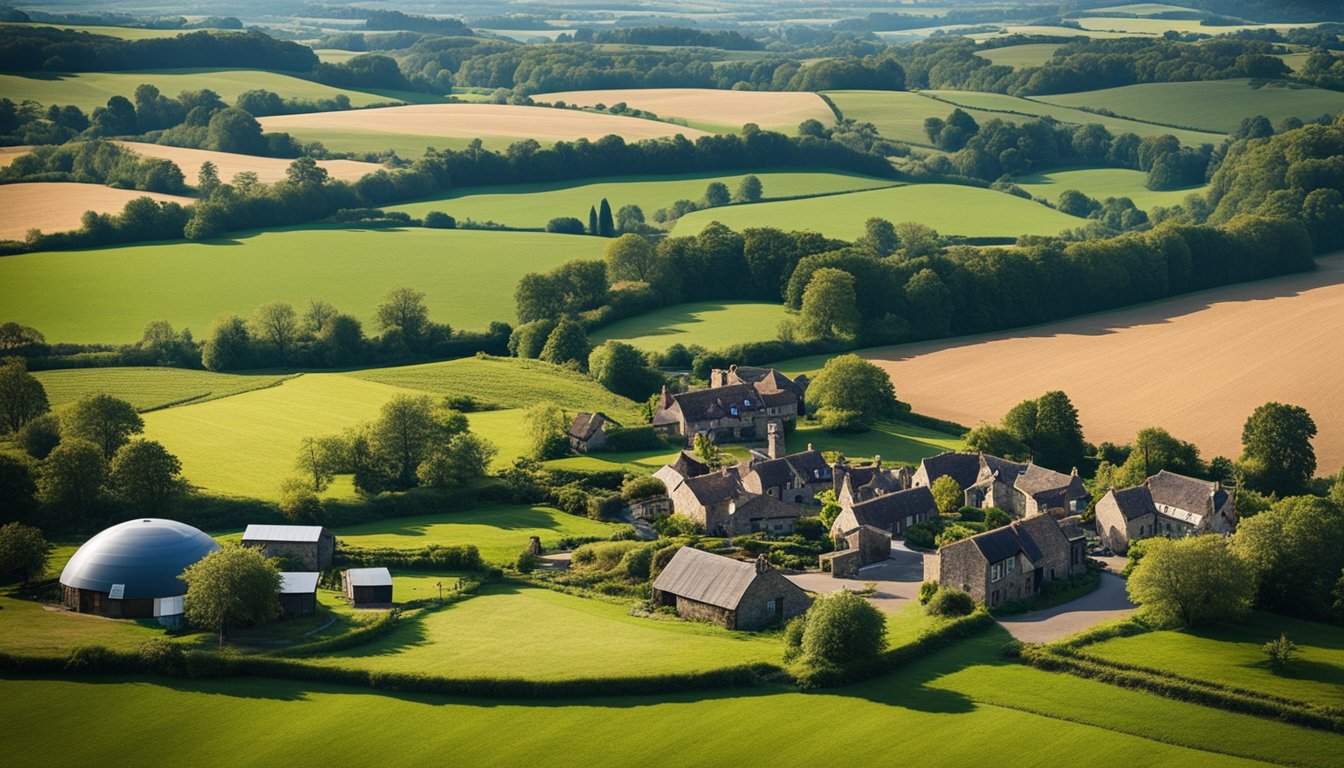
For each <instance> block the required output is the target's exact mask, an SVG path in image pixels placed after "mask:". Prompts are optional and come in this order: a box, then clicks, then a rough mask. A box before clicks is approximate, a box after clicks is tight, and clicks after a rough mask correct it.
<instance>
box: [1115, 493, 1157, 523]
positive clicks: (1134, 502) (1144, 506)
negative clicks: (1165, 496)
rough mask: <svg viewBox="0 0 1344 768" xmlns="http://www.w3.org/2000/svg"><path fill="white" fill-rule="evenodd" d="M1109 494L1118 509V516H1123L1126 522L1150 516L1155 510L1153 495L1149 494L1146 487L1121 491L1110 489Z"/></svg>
mask: <svg viewBox="0 0 1344 768" xmlns="http://www.w3.org/2000/svg"><path fill="white" fill-rule="evenodd" d="M1110 493H1111V496H1112V498H1114V499H1115V505H1116V506H1117V507H1119V508H1120V514H1122V515H1124V516H1125V519H1126V520H1136V519H1138V518H1140V517H1143V516H1144V515H1151V514H1153V512H1154V511H1156V509H1157V508H1156V507H1154V506H1153V495H1152V494H1151V493H1149V491H1148V486H1146V485H1136V486H1134V487H1133V488H1125V489H1123V490H1117V489H1112V490H1111V492H1110Z"/></svg>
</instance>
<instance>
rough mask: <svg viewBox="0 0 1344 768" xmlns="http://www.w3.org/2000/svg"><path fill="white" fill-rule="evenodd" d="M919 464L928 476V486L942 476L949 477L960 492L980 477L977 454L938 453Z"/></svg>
mask: <svg viewBox="0 0 1344 768" xmlns="http://www.w3.org/2000/svg"><path fill="white" fill-rule="evenodd" d="M920 464H921V465H922V466H923V467H924V472H925V473H926V474H927V475H928V476H929V485H933V481H935V480H937V479H938V478H940V477H942V476H944V475H950V476H951V477H952V479H953V480H956V481H957V485H959V486H961V488H962V490H965V489H967V488H970V487H971V486H972V485H974V484H975V480H976V478H977V477H978V476H979V475H980V454H978V453H953V452H948V453H940V454H938V455H937V456H930V457H929V458H927V459H924V460H923V461H922V462H920Z"/></svg>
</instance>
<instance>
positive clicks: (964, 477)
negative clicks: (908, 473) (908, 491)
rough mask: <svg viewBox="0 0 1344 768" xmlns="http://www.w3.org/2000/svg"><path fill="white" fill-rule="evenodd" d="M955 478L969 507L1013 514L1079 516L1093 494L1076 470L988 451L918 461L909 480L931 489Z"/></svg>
mask: <svg viewBox="0 0 1344 768" xmlns="http://www.w3.org/2000/svg"><path fill="white" fill-rule="evenodd" d="M944 476H947V477H951V478H952V479H953V480H955V481H956V482H957V485H958V486H959V487H960V488H961V490H962V492H963V493H964V494H965V502H964V503H965V505H966V506H968V507H979V508H982V509H983V508H988V507H998V508H999V509H1002V510H1003V511H1005V512H1007V513H1008V514H1010V515H1012V516H1013V517H1017V518H1025V517H1032V516H1034V515H1044V514H1053V515H1055V516H1057V517H1063V516H1068V515H1076V514H1079V513H1081V512H1082V511H1083V510H1084V509H1086V508H1087V505H1088V503H1089V502H1090V501H1091V500H1092V497H1091V494H1089V493H1088V492H1087V489H1086V488H1085V487H1084V485H1083V480H1082V478H1080V477H1078V474H1077V472H1076V471H1075V472H1074V473H1072V474H1067V475H1066V474H1064V473H1063V472H1056V471H1055V470H1053V469H1048V468H1046V467H1042V466H1040V465H1039V464H1034V463H1032V462H1027V463H1025V464H1022V463H1019V462H1015V461H1008V460H1007V459H1001V458H999V457H997V456H991V455H989V454H984V453H956V452H948V453H941V454H939V455H937V456H931V457H929V458H927V459H924V460H923V461H921V462H920V464H919V468H918V469H916V470H915V472H914V475H913V476H912V477H911V478H910V484H911V486H913V487H916V488H918V487H923V486H930V487H932V485H933V483H934V482H935V481H937V480H938V478H940V477H944Z"/></svg>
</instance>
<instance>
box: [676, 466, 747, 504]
mask: <svg viewBox="0 0 1344 768" xmlns="http://www.w3.org/2000/svg"><path fill="white" fill-rule="evenodd" d="M685 485H686V487H687V488H689V489H690V491H691V493H692V494H694V495H695V500H696V501H698V502H700V503H701V504H703V505H704V506H710V505H711V504H719V503H721V502H725V501H728V500H730V499H732V498H734V497H736V496H738V495H739V494H741V493H742V492H743V491H742V482H741V480H740V479H739V478H738V476H737V471H736V469H732V468H730V469H727V470H720V471H718V472H711V473H709V474H707V475H700V476H699V477H688V478H686V481H685Z"/></svg>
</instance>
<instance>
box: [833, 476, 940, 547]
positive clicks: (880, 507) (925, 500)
mask: <svg viewBox="0 0 1344 768" xmlns="http://www.w3.org/2000/svg"><path fill="white" fill-rule="evenodd" d="M937 516H938V505H937V504H935V503H934V501H933V492H932V491H930V490H929V489H928V488H927V487H920V488H911V489H909V490H907V491H895V492H892V493H884V494H882V495H881V496H875V497H873V498H871V499H869V500H867V501H860V502H857V503H852V504H850V505H849V506H847V507H846V506H844V505H841V508H840V514H839V515H837V516H836V518H835V522H834V523H832V524H831V538H833V539H838V538H839V537H841V536H844V535H845V533H846V532H848V531H852V530H854V529H855V528H858V527H860V526H872V527H873V528H876V529H878V530H881V531H885V532H886V533H887V535H889V536H892V537H896V536H901V535H903V534H904V533H905V531H906V529H907V528H909V527H910V526H912V525H914V524H915V523H920V522H923V521H925V520H929V519H932V518H934V517H937Z"/></svg>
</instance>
